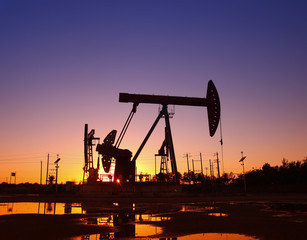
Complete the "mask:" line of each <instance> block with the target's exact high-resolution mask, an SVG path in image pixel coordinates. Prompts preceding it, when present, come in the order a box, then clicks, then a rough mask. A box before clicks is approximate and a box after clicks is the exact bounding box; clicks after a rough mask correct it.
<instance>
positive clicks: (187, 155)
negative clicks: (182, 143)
mask: <svg viewBox="0 0 307 240" xmlns="http://www.w3.org/2000/svg"><path fill="white" fill-rule="evenodd" d="M186 157H187V165H188V172H190V168H189V153H187V154H186ZM193 172H194V170H193Z"/></svg>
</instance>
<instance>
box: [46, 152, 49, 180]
mask: <svg viewBox="0 0 307 240" xmlns="http://www.w3.org/2000/svg"><path fill="white" fill-rule="evenodd" d="M48 168H49V153H48V155H47V173H46V185H47V184H48V170H49V169H48Z"/></svg>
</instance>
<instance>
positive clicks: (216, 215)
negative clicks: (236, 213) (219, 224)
mask: <svg viewBox="0 0 307 240" xmlns="http://www.w3.org/2000/svg"><path fill="white" fill-rule="evenodd" d="M208 215H209V216H215V217H227V216H229V214H226V213H208Z"/></svg>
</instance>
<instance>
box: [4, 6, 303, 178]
mask: <svg viewBox="0 0 307 240" xmlns="http://www.w3.org/2000/svg"><path fill="white" fill-rule="evenodd" d="M306 12H307V3H306V1H267V0H266V1H246V0H245V1H236V0H234V1H226V0H225V1H187V0H185V1H179V0H176V1H167V0H164V1H159V0H155V1H76V0H74V1H65V0H64V1H39V0H37V1H21V0H20V1H12V0H10V1H9V0H2V1H0V34H1V35H0V36H1V37H0V68H1V69H0V79H1V85H0V100H1V101H0V113H1V119H0V123H1V134H0V143H1V144H0V164H1V166H0V168H1V170H0V176H1V178H0V182H2V181H4V180H5V178H6V177H7V176H9V174H10V172H11V171H17V172H18V178H19V180H20V181H39V170H40V161H41V160H43V161H44V164H45V161H46V155H47V153H48V152H51V153H52V154H53V156H54V158H55V155H56V154H57V153H59V154H60V156H61V157H62V159H63V160H62V162H61V168H60V170H61V171H62V173H61V174H62V177H63V181H66V180H71V179H75V180H79V179H80V176H81V173H82V165H83V128H84V124H85V123H88V124H89V127H90V128H95V129H96V132H97V136H99V137H101V138H102V139H103V138H104V137H105V136H106V135H107V134H108V132H110V131H111V130H112V129H117V130H118V131H120V130H121V128H122V126H123V124H124V122H125V120H126V118H127V116H128V114H129V112H130V110H131V107H132V106H131V104H125V103H119V102H118V94H119V92H128V93H142V94H159V95H175V96H191V97H205V93H206V88H207V82H208V81H209V80H210V79H212V80H213V81H214V83H215V85H216V87H217V90H218V92H219V94H220V99H221V104H222V124H223V141H224V165H225V171H226V172H230V171H233V172H236V173H239V172H241V166H240V164H239V163H238V160H239V159H240V157H241V151H244V154H245V155H247V159H246V167H247V169H248V170H250V169H252V168H253V167H254V168H258V167H261V166H262V165H263V164H264V163H266V162H268V163H270V164H272V165H277V164H281V161H282V158H283V157H285V158H287V159H289V160H290V161H294V160H302V159H303V158H304V157H306V156H307V153H306V146H307V138H306V136H307V127H306V118H307V110H306V106H307V98H306V90H307V79H306V76H307V54H306V53H307V14H306ZM157 113H158V106H151V105H140V106H139V108H138V111H137V114H136V115H135V118H134V119H133V120H132V123H131V127H130V128H129V129H128V132H127V134H126V137H125V139H124V140H123V142H122V145H121V147H122V148H128V149H130V150H131V151H132V152H133V153H135V151H136V150H137V148H138V146H139V145H140V144H141V141H142V140H143V138H144V137H145V135H146V133H147V131H148V130H149V128H150V126H151V125H152V123H153V121H154V119H155V117H156V116H157ZM171 124H172V131H173V138H174V145H175V150H176V157H177V165H178V169H179V171H181V172H184V171H186V170H187V169H186V161H185V159H184V158H183V154H185V153H186V152H189V153H191V155H192V157H191V158H194V159H197V158H198V154H199V152H202V153H203V156H204V160H205V161H206V163H205V165H208V160H209V159H213V158H214V157H213V153H215V152H217V151H218V152H220V151H221V148H220V145H219V140H220V137H219V136H220V133H219V132H217V134H216V136H214V137H213V138H210V137H209V131H208V123H207V114H206V109H202V108H199V107H182V106H178V107H176V113H175V116H174V118H173V119H172V121H171ZM163 127H164V125H163V124H162V122H161V123H160V124H159V126H158V129H156V131H155V132H154V134H153V136H152V138H151V139H150V140H149V142H148V144H147V145H146V146H145V148H144V150H143V152H142V154H141V155H140V156H139V159H138V163H137V165H138V170H139V171H143V172H150V173H153V171H154V154H155V153H156V152H157V150H158V149H159V148H160V145H161V143H162V140H163ZM44 167H45V166H44ZM206 167H208V166H206Z"/></svg>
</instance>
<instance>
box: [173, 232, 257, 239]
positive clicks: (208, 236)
mask: <svg viewBox="0 0 307 240" xmlns="http://www.w3.org/2000/svg"><path fill="white" fill-rule="evenodd" d="M177 239H180V240H198V239H206V240H258V238H255V237H251V236H246V235H243V234H234V233H201V234H192V235H187V236H183V237H178V238H177Z"/></svg>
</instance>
